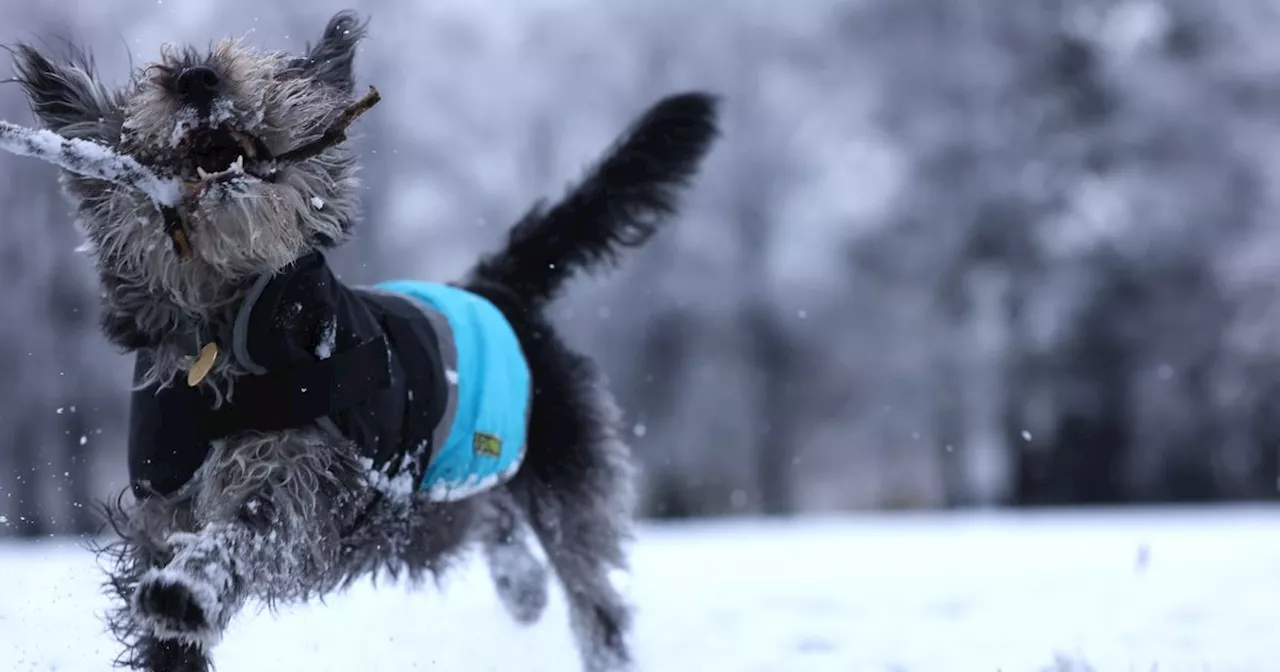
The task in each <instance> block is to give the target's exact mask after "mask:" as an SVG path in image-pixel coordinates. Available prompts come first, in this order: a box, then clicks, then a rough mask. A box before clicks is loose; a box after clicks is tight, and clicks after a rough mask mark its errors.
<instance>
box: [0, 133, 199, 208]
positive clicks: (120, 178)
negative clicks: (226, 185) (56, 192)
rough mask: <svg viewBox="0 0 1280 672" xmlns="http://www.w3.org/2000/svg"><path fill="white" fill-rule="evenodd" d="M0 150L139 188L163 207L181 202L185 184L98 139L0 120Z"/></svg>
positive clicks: (87, 175)
mask: <svg viewBox="0 0 1280 672" xmlns="http://www.w3.org/2000/svg"><path fill="white" fill-rule="evenodd" d="M0 149H3V150H5V151H8V152H11V153H13V154H17V155H19V156H30V157H32V158H36V159H41V160H43V161H48V162H49V163H52V164H54V165H55V166H58V167H59V168H62V169H64V170H67V171H70V172H72V173H75V174H76V175H81V176H83V177H88V178H92V179H96V180H103V181H106V182H112V183H115V184H119V185H121V186H125V187H130V188H132V189H137V190H138V191H141V192H142V193H144V194H146V195H147V196H148V197H149V198H150V199H151V200H152V201H154V202H155V204H156V205H157V206H159V207H161V208H164V207H166V206H168V207H173V206H176V205H178V204H179V203H180V202H181V201H182V183H181V182H180V181H179V180H178V179H177V178H173V177H161V176H159V175H157V174H156V173H155V171H153V170H151V169H150V168H147V167H146V166H144V165H142V164H141V163H138V161H137V159H135V158H133V157H132V156H129V155H127V154H120V153H117V152H116V151H115V150H113V149H111V148H110V147H107V146H105V145H100V144H98V143H96V142H91V141H89V140H80V139H76V138H64V137H62V136H61V135H58V134H57V133H54V132H53V131H48V130H43V129H34V128H27V127H25V126H18V125H16V124H11V123H9V122H7V121H0Z"/></svg>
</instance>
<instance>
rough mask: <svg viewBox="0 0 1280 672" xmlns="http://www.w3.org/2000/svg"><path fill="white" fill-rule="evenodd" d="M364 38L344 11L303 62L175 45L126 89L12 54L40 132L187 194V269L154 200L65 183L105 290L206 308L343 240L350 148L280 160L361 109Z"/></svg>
mask: <svg viewBox="0 0 1280 672" xmlns="http://www.w3.org/2000/svg"><path fill="white" fill-rule="evenodd" d="M364 34H365V24H364V23H363V22H362V21H360V20H359V18H358V17H357V16H356V15H355V14H354V13H352V12H342V13H339V14H337V15H335V16H334V17H333V18H332V19H331V20H330V21H329V24H328V26H327V27H326V28H325V31H324V34H323V36H322V37H321V39H320V41H319V42H318V43H316V44H315V45H314V46H308V48H307V50H306V52H305V53H303V54H301V55H297V54H287V53H278V52H270V51H264V50H260V49H256V48H253V47H250V46H248V45H245V44H243V43H242V42H240V41H237V40H224V41H222V42H220V43H218V44H216V45H214V46H212V47H211V48H210V49H208V50H207V51H199V50H196V49H194V48H189V47H186V48H184V47H175V46H170V47H166V48H164V49H162V51H161V55H160V57H159V59H158V60H156V61H155V62H152V63H149V64H146V65H145V66H143V67H141V68H139V69H137V70H136V72H135V73H134V75H133V77H132V78H131V81H130V82H129V83H128V84H127V85H126V86H125V87H123V88H121V89H112V88H109V87H108V86H107V85H105V84H104V83H102V82H101V81H100V80H99V79H98V78H97V76H96V74H95V72H94V69H93V67H92V61H91V59H89V58H88V57H87V56H85V55H83V54H82V55H79V56H77V57H73V58H70V59H66V60H62V61H59V60H55V59H52V58H50V57H48V56H46V55H44V54H42V53H41V52H40V51H39V50H37V49H35V48H32V47H29V46H20V47H18V48H17V49H15V50H14V58H15V69H16V73H17V77H16V79H17V80H18V81H19V82H20V83H21V85H22V87H23V89H24V91H25V93H26V95H27V97H28V99H29V100H30V103H31V106H32V108H33V110H34V111H35V114H36V116H37V117H38V118H39V121H40V123H41V124H42V125H43V126H44V127H46V128H48V129H50V130H52V131H54V132H57V133H59V134H61V135H63V136H66V137H74V138H83V139H88V140H93V141H96V142H99V143H102V144H106V145H109V146H111V147H112V148H114V149H116V150H117V151H119V152H120V153H123V154H128V155H131V156H133V157H134V158H136V159H138V160H139V161H140V162H141V163H143V164H145V165H148V166H151V167H152V168H153V169H155V170H156V172H158V173H160V174H162V175H167V176H172V177H177V178H179V179H180V180H181V181H182V182H183V183H184V185H185V186H186V188H187V192H188V198H187V200H186V205H185V207H184V208H183V212H184V215H185V225H186V234H187V235H188V237H189V240H190V252H191V253H190V256H189V258H186V259H183V258H179V255H176V254H175V253H174V250H173V246H172V244H171V243H170V241H169V240H168V238H167V234H166V232H165V228H166V227H165V221H164V217H163V216H162V213H161V212H160V210H159V209H157V208H156V207H155V206H154V205H153V204H152V203H151V202H150V200H149V199H148V197H147V196H146V195H144V194H142V193H139V192H137V191H133V190H130V189H126V188H121V187H119V186H116V185H111V184H108V183H106V182H102V181H99V180H92V179H88V178H82V177H77V176H74V175H71V174H64V176H63V180H64V184H65V185H66V187H67V191H68V193H69V194H70V196H71V198H72V199H73V200H75V201H76V207H77V210H78V215H79V217H80V219H81V222H82V225H83V226H84V228H85V229H86V234H87V236H88V248H89V249H90V250H91V251H92V252H94V253H95V254H96V256H97V258H98V262H99V265H100V267H101V270H102V274H103V280H104V284H106V285H107V286H106V288H105V289H106V290H107V292H108V294H110V293H111V292H112V291H113V289H116V287H115V286H116V285H120V286H122V287H124V288H125V289H126V291H129V292H132V293H138V292H140V291H141V292H142V293H145V294H148V295H150V297H151V298H153V299H156V298H158V299H160V300H162V301H163V300H165V299H168V300H170V302H171V303H173V304H174V305H175V306H176V307H177V308H178V309H179V310H195V311H199V310H200V308H201V307H202V305H206V304H208V303H209V302H212V301H215V300H216V299H217V298H218V297H225V293H226V290H227V288H228V287H231V286H235V285H236V284H238V283H243V282H244V281H245V280H246V279H247V278H250V277H253V276H256V275H259V274H262V273H268V272H273V271H275V270H279V269H280V268H283V267H285V266H287V265H288V264H290V263H291V262H293V261H294V260H296V259H297V258H299V257H300V256H302V255H304V254H306V253H308V252H310V251H311V250H312V249H315V248H317V247H328V246H333V245H336V244H338V243H339V242H341V241H342V240H343V239H344V238H345V237H346V235H347V234H348V231H349V228H350V226H351V224H352V221H353V219H354V217H355V208H356V200H357V199H356V189H357V183H356V180H355V177H354V173H355V160H354V156H353V154H352V153H351V151H350V149H349V148H348V147H346V146H344V145H343V144H340V143H339V144H335V145H332V146H327V147H326V148H325V149H323V150H322V151H320V152H319V153H317V154H315V155H314V156H309V157H307V158H304V159H301V160H296V161H289V162H277V161H275V159H276V158H278V157H280V156H282V155H286V154H288V153H289V152H290V151H291V150H294V149H297V148H299V147H301V146H305V145H307V144H308V143H311V142H313V141H315V140H317V139H319V138H320V136H322V135H323V134H324V132H325V130H326V129H328V128H329V127H330V125H331V124H332V123H333V122H334V121H335V120H336V119H337V118H338V117H339V116H340V115H341V113H342V112H343V111H344V110H345V109H346V108H347V107H348V106H349V105H350V104H351V103H352V97H353V96H352V94H353V75H352V61H353V57H354V55H355V50H356V46H357V43H358V42H359V40H360V39H361V38H362V37H363V36H364ZM227 171H229V172H227ZM218 173H225V174H224V175H222V176H221V179H213V180H210V179H207V178H208V176H209V175H211V174H218ZM197 185H199V186H200V188H199V189H194V187H196V186H197ZM192 194H194V197H193V196H192ZM108 302H109V304H110V299H108ZM108 308H109V310H110V309H111V306H110V305H109V306H108ZM135 317H136V316H135ZM141 326H144V327H145V326H146V325H141ZM155 326H159V325H155Z"/></svg>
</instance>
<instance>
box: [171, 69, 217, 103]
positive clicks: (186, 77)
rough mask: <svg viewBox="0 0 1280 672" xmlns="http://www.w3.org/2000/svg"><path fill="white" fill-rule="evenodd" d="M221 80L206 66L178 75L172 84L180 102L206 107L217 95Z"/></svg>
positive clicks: (184, 71) (187, 70)
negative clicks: (176, 90) (179, 97)
mask: <svg viewBox="0 0 1280 672" xmlns="http://www.w3.org/2000/svg"><path fill="white" fill-rule="evenodd" d="M221 83H222V78H221V77H218V73H217V71H216V70H214V69H213V68H211V67H209V66H207V65H196V66H193V67H190V68H187V69H186V70H183V71H182V72H180V73H178V78H177V80H175V82H174V84H175V85H176V86H177V89H178V95H179V96H181V97H182V101H183V102H184V103H187V104H189V105H195V106H196V107H207V106H208V105H209V104H210V103H212V102H213V98H214V96H216V95H218V85H219V84H221Z"/></svg>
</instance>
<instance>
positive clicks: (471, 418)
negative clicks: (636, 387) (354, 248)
mask: <svg viewBox="0 0 1280 672" xmlns="http://www.w3.org/2000/svg"><path fill="white" fill-rule="evenodd" d="M210 341H213V342H216V343H217V344H218V346H219V357H228V356H230V357H234V358H235V359H236V361H237V362H238V363H239V364H240V365H241V366H242V367H243V368H244V369H245V370H246V371H249V372H250V375H246V376H241V377H239V378H237V379H235V382H234V386H233V387H232V390H231V395H230V396H229V398H227V399H223V400H219V399H218V398H217V397H216V395H215V393H214V392H213V391H212V390H209V389H206V388H205V387H196V388H191V387H187V386H186V385H185V381H180V382H175V383H173V384H171V385H167V386H160V385H152V386H148V387H139V388H138V389H135V391H134V393H133V398H132V404H131V408H130V432H129V472H130V484H131V486H132V488H133V491H134V494H135V495H136V496H138V497H140V498H141V497H145V496H148V495H152V494H159V495H169V494H172V493H174V492H176V491H177V490H178V489H180V488H181V487H182V486H183V485H184V484H185V483H187V482H188V481H190V480H191V477H192V476H193V475H194V474H195V473H196V471H197V470H198V469H199V468H200V465H201V464H202V463H203V462H204V461H205V459H206V458H207V457H208V455H209V452H210V449H211V444H212V442H213V441H217V440H219V439H223V438H226V437H228V436H231V435H233V434H236V433H239V432H246V431H262V432H269V431H280V430H284V429H289V428H296V427H304V426H307V425H308V424H310V423H317V424H319V425H320V426H321V427H322V428H324V429H325V430H326V431H329V432H331V433H334V434H336V435H340V436H342V437H344V438H346V439H348V440H350V441H352V442H353V443H354V444H355V445H356V446H358V447H359V449H360V453H361V455H362V456H364V457H366V458H368V459H369V460H370V461H371V462H372V464H373V465H374V467H375V468H376V469H378V470H379V471H381V472H382V473H383V474H385V475H386V476H388V477H391V478H396V479H397V480H399V478H400V477H402V476H404V475H405V474H406V472H407V475H408V482H410V483H413V484H415V486H416V487H418V488H420V489H422V490H425V491H426V493H427V496H428V498H430V499H432V500H436V501H451V500H457V499H461V498H464V497H468V496H471V495H473V494H476V493H478V492H481V491H483V490H485V489H488V488H491V487H493V486H495V485H497V484H499V483H502V482H505V481H506V480H507V479H508V478H510V477H511V476H512V475H513V474H514V473H515V471H516V469H517V468H518V467H519V466H520V463H521V461H522V459H523V457H524V448H525V432H526V425H527V421H528V412H529V403H530V398H531V380H530V375H529V368H528V365H527V363H526V361H525V359H524V355H523V352H522V351H521V349H520V344H519V341H518V339H517V338H516V334H515V332H514V331H513V330H512V328H511V325H510V324H509V323H508V322H507V320H506V319H505V318H504V317H503V315H502V313H501V312H500V311H499V310H498V309H497V308H496V307H494V306H493V305H492V304H491V303H489V302H488V301H487V300H485V299H484V298H482V297H480V296H477V295H475V294H472V293H470V292H467V291H465V290H463V289H460V288H457V287H453V286H449V285H443V284H435V283H426V282H416V281H396V282H388V283H382V284H380V285H376V286H374V287H371V288H354V287H348V286H347V285H344V284H343V283H341V282H340V281H339V280H338V279H337V278H336V277H334V275H333V273H332V271H331V270H330V269H329V266H328V264H327V263H325V259H324V256H323V255H322V254H320V253H319V252H314V253H312V254H309V255H307V256H306V257H303V258H302V259H299V260H298V261H297V262H295V263H294V264H293V265H292V266H290V267H289V268H287V269H285V270H284V271H281V272H280V273H277V274H274V275H270V276H264V277H262V278H259V279H258V281H257V282H255V283H254V284H253V286H252V287H251V288H250V290H249V291H248V293H247V295H246V297H245V299H244V300H243V302H242V304H241V305H240V306H239V307H238V309H237V310H236V313H235V319H234V321H233V322H232V323H231V324H229V325H219V326H217V327H206V328H205V329H204V330H202V333H199V334H193V335H192V343H193V347H194V348H196V349H198V348H199V347H200V344H203V343H208V342H210ZM150 357H151V353H150V352H149V351H146V350H141V351H139V352H138V355H137V360H136V363H135V374H134V375H135V381H140V380H141V376H142V375H143V374H144V373H145V372H146V370H147V367H149V365H150V361H151V360H150Z"/></svg>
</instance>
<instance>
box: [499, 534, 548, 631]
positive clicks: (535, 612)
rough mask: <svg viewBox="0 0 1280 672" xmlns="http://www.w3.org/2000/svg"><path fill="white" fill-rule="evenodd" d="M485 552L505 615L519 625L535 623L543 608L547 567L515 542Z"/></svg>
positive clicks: (546, 595) (522, 545) (546, 589)
mask: <svg viewBox="0 0 1280 672" xmlns="http://www.w3.org/2000/svg"><path fill="white" fill-rule="evenodd" d="M485 550H486V555H487V556H488V559H489V575H490V576H492V577H493V585H494V588H496V589H497V591H498V599H499V600H501V601H502V606H503V607H504V608H505V609H506V610H507V613H508V614H510V615H511V618H513V619H514V620H515V621H516V622H517V623H519V624H521V625H530V624H532V623H535V622H537V620H538V619H539V618H541V617H542V612H543V611H544V610H546V608H547V600H548V582H549V577H548V576H547V568H546V567H544V566H543V564H542V563H541V562H538V559H537V558H535V557H534V556H533V553H532V552H531V551H530V550H529V547H528V546H526V545H524V544H522V543H519V542H510V543H505V544H492V545H490V546H488V547H487V548H486V549H485Z"/></svg>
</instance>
